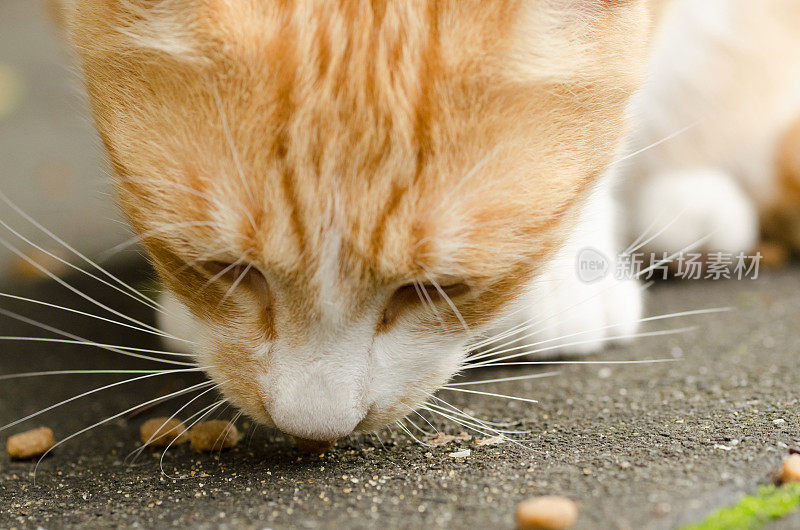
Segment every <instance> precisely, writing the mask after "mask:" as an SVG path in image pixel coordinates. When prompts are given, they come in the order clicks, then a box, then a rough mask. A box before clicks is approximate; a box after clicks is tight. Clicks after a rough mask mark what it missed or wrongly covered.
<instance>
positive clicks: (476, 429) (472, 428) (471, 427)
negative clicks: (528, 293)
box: [422, 403, 503, 436]
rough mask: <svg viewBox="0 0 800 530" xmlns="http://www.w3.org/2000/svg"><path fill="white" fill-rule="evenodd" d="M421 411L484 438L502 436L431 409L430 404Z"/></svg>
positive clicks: (479, 425) (491, 430)
mask: <svg viewBox="0 0 800 530" xmlns="http://www.w3.org/2000/svg"><path fill="white" fill-rule="evenodd" d="M422 409H423V410H427V411H428V412H430V413H431V414H436V415H438V416H441V417H442V418H444V419H446V420H448V421H451V422H453V423H455V424H457V425H460V426H462V427H464V428H466V429H469V430H470V431H473V432H477V433H479V434H482V435H484V436H503V435H502V434H500V433H499V432H498V431H496V430H494V429H490V428H486V429H484V428H483V427H482V426H481V424H480V423H473V422H471V421H469V420H465V419H462V418H459V417H458V416H454V415H451V414H448V413H447V412H444V411H442V410H436V409H435V408H433V407H431V404H430V403H429V404H428V405H423V406H422Z"/></svg>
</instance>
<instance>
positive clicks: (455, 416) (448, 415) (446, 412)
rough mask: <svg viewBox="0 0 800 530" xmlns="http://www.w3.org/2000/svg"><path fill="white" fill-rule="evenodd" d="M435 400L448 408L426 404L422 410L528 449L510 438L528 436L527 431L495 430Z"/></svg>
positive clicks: (484, 434)
mask: <svg viewBox="0 0 800 530" xmlns="http://www.w3.org/2000/svg"><path fill="white" fill-rule="evenodd" d="M437 399H438V400H439V401H441V402H442V403H445V404H446V405H448V407H450V408H444V407H441V406H439V405H436V404H434V403H427V404H426V405H424V406H423V408H424V410H427V411H428V412H430V413H431V414H437V415H439V416H441V417H443V418H445V419H446V420H449V421H452V422H453V423H456V424H458V425H460V426H462V427H464V428H466V429H467V430H470V431H472V432H476V433H479V434H482V435H483V436H489V437H493V436H497V437H499V438H501V439H502V440H505V441H509V442H512V443H514V444H515V445H518V446H520V447H525V448H526V449H528V447H526V446H525V445H524V444H521V443H519V441H517V440H515V439H514V438H512V437H511V436H512V435H517V434H530V432H529V431H508V430H503V429H495V428H494V427H492V426H490V425H488V424H487V423H486V422H484V421H482V420H479V419H477V418H475V417H474V416H470V415H469V414H466V413H464V412H462V411H461V410H459V409H458V408H457V407H453V406H452V405H450V404H449V403H447V402H446V401H444V400H441V399H439V398H437Z"/></svg>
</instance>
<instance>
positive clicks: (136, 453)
mask: <svg viewBox="0 0 800 530" xmlns="http://www.w3.org/2000/svg"><path fill="white" fill-rule="evenodd" d="M228 381H230V380H228ZM228 381H223V382H222V383H218V384H216V385H214V386H212V387H211V388H207V389H206V390H203V391H202V392H201V393H200V394H198V395H196V396H195V397H193V398H192V399H190V400H189V401H188V402H186V404H184V405H183V406H182V407H181V408H179V409H178V410H176V411H175V412H174V413H173V414H172V416H170V417H169V418H167V419H166V420H165V421H164V423H162V424H161V426H160V427H159V428H158V429H157V430H156V431H155V432H154V433H153V434H151V435H150V438H148V439H147V440H146V441H145V442H144V443H143V444H142V446H141V447H139V448H138V449H135V450H134V451H131V452H130V453H129V454H128V456H127V457H126V458H125V460H130V461H131V462H133V461H135V460H136V458H137V457H138V456H139V455H140V454H142V452H143V451H144V450H145V449H146V448H147V447H148V446H149V445H150V442H152V441H153V438H154V437H155V435H156V434H160V435H162V436H163V435H166V434H169V433H171V432H172V431H173V430H175V427H173V428H172V429H170V430H168V431H167V432H161V429H163V428H164V426H165V425H166V424H168V423H169V422H170V421H172V420H173V419H174V418H177V416H178V414H180V413H181V412H182V411H183V410H185V409H186V408H187V407H189V406H190V405H191V404H192V403H194V402H195V401H197V400H198V399H200V398H201V397H203V396H205V395H206V394H208V393H209V392H213V391H214V390H216V389H218V388H219V387H221V386H222V385H224V384H225V383H227V382H228ZM209 382H211V381H209ZM184 427H185V425H184ZM187 430H188V429H187Z"/></svg>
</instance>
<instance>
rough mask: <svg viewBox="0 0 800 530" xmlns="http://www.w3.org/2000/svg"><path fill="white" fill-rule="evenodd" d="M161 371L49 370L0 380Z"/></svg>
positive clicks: (6, 376)
mask: <svg viewBox="0 0 800 530" xmlns="http://www.w3.org/2000/svg"><path fill="white" fill-rule="evenodd" d="M161 372H163V370H51V371H47V372H23V373H18V374H5V375H0V381H10V380H12V379H26V378H30V377H45V376H51V375H116V374H156V373H161Z"/></svg>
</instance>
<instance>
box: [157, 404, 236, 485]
mask: <svg viewBox="0 0 800 530" xmlns="http://www.w3.org/2000/svg"><path fill="white" fill-rule="evenodd" d="M227 402H228V400H227V399H221V400H219V401H217V402H216V403H212V404H211V405H209V406H207V407H206V408H204V409H201V410H200V411H199V412H197V413H195V414H192V415H191V416H189V418H188V419H187V421H191V420H193V419H194V418H197V419H195V420H194V421H192V422H191V423H190V424H189V425H187V426H186V430H187V431H188V430H191V429H192V427H194V426H195V425H197V424H198V423H200V422H201V421H203V419H204V418H206V417H207V416H208V415H209V414H212V413H213V412H214V411H215V410H217V409H218V408H219V407H221V406H222V405H224V404H225V403H227ZM174 443H175V440H172V441H171V442H170V443H169V444H167V446H166V447H165V448H164V451H163V452H162V453H161V458H159V459H158V466H159V468H161V474H162V475H164V476H165V477H167V478H171V479H175V480H180V479H184V478H186V477H173V476H170V475H169V474H168V473H167V472H166V471H164V457H165V456H167V451H169V448H170V447H172V445H173V444H174Z"/></svg>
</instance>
